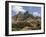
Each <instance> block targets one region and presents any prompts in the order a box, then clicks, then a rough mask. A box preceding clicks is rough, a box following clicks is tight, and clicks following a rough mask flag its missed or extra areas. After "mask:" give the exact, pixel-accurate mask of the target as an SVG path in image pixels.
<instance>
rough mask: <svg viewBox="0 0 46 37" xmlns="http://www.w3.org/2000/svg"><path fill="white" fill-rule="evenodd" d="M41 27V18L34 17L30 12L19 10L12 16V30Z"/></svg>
mask: <svg viewBox="0 0 46 37" xmlns="http://www.w3.org/2000/svg"><path fill="white" fill-rule="evenodd" d="M38 29H41V18H40V17H34V16H33V15H32V14H29V13H28V12H25V13H24V14H23V13H21V12H19V13H18V14H17V15H16V16H12V30H13V31H16V30H38Z"/></svg>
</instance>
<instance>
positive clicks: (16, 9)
mask: <svg viewBox="0 0 46 37" xmlns="http://www.w3.org/2000/svg"><path fill="white" fill-rule="evenodd" d="M12 10H13V11H14V12H16V14H18V13H19V11H21V12H23V13H24V12H25V11H26V10H24V9H23V7H21V6H13V9H12Z"/></svg>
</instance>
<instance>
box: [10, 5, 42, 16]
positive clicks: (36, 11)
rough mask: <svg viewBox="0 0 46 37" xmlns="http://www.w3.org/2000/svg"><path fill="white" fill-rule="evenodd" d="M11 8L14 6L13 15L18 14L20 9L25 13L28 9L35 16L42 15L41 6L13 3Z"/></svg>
mask: <svg viewBox="0 0 46 37" xmlns="http://www.w3.org/2000/svg"><path fill="white" fill-rule="evenodd" d="M11 8H12V16H14V15H16V14H18V13H19V11H21V12H22V13H25V12H26V11H28V12H29V13H32V14H33V15H34V16H40V15H41V7H35V6H15V5H12V7H11Z"/></svg>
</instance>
